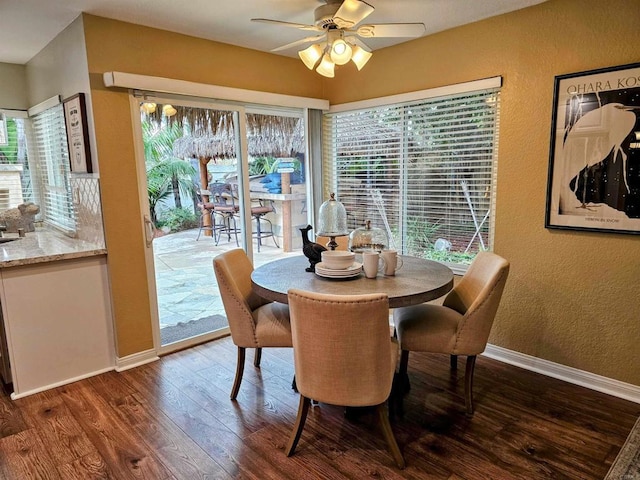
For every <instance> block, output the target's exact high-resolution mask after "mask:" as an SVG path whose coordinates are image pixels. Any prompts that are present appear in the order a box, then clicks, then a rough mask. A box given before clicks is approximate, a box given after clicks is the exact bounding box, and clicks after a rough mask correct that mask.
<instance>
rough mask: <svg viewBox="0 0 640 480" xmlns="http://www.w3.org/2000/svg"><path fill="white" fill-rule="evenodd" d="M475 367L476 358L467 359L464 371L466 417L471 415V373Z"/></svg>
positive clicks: (473, 356) (471, 356)
mask: <svg viewBox="0 0 640 480" xmlns="http://www.w3.org/2000/svg"><path fill="white" fill-rule="evenodd" d="M475 367H476V356H475V355H469V356H468V357H467V366H466V368H465V371H464V403H465V405H466V406H467V415H469V416H470V415H473V371H474V370H475Z"/></svg>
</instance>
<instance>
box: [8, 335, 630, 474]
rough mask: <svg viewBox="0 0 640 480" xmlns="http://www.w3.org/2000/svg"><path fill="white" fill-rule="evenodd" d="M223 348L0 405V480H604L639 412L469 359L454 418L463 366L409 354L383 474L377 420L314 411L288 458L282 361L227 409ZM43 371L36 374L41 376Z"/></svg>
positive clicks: (231, 354)
mask: <svg viewBox="0 0 640 480" xmlns="http://www.w3.org/2000/svg"><path fill="white" fill-rule="evenodd" d="M235 359H236V350H235V347H234V346H233V344H232V343H231V340H230V339H229V338H226V339H223V340H219V341H216V342H211V343H208V344H205V345H201V346H198V347H195V348H192V349H189V350H185V351H183V352H179V353H174V354H172V355H168V356H166V357H163V358H162V359H161V360H160V361H159V362H155V363H152V364H149V365H145V366H142V367H138V368H135V369H131V370H129V371H126V372H123V373H115V372H112V373H107V374H104V375H100V376H97V377H93V378H90V379H88V380H83V381H80V382H76V383H73V384H70V385H67V386H64V387H60V388H57V389H54V390H49V391H46V392H43V393H40V394H36V395H32V396H29V397H26V398H23V399H19V400H16V401H11V400H10V399H9V398H7V397H6V396H0V478H1V479H7V480H13V479H23V478H24V479H26V478H43V479H64V480H72V479H83V480H86V479H93V478H113V479H118V480H121V479H142V478H144V479H153V480H156V479H157V480H161V479H188V480H193V479H199V478H247V479H249V478H251V479H260V480H263V479H277V480H280V479H295V480H298V479H316V478H318V479H320V478H322V479H341V478H349V479H362V478H377V479H379V478H388V479H397V478H408V479H449V480H462V479H464V480H478V479H483V480H484V479H527V480H531V479H554V480H557V479H580V480H588V479H602V478H603V477H604V475H605V474H606V472H607V471H608V469H609V466H610V465H611V462H612V461H613V460H614V458H615V457H616V455H617V453H618V451H619V450H620V448H621V446H622V444H623V443H624V441H625V439H626V437H627V435H628V434H629V431H630V430H631V427H632V426H633V424H634V422H635V421H636V419H637V417H638V416H639V415H640V405H638V404H635V403H632V402H628V401H624V400H620V399H617V398H614V397H610V396H607V395H604V394H600V393H597V392H593V391H591V390H588V389H586V388H581V387H578V386H575V385H570V384H567V383H564V382H561V381H559V380H554V379H552V378H548V377H545V376H542V375H538V374H535V373H532V372H528V371H526V370H522V369H519V368H516V367H512V366H509V365H506V364H502V363H500V362H497V361H494V360H491V359H488V358H484V357H479V358H478V361H477V364H476V377H475V400H476V413H475V415H474V416H473V418H467V417H466V416H465V413H464V399H463V383H464V362H463V361H460V367H459V370H458V372H457V375H456V374H455V373H451V372H450V370H449V359H448V357H446V356H445V355H425V354H415V353H414V354H411V358H410V362H409V375H410V378H411V382H412V388H411V391H410V392H409V393H408V395H407V396H406V397H405V401H404V410H405V413H404V416H403V417H402V418H395V419H394V420H393V422H392V426H393V430H394V432H395V434H396V438H397V440H398V443H399V445H400V448H401V450H402V451H403V453H404V455H405V458H406V461H407V468H406V469H405V470H403V471H400V470H398V469H397V468H395V465H394V462H393V460H392V458H391V455H390V454H389V452H388V451H387V449H386V444H385V442H384V440H383V437H382V435H381V432H380V431H379V429H378V425H377V423H376V419H375V416H374V415H373V414H370V413H368V412H364V413H362V414H361V415H359V416H358V417H357V418H355V419H347V418H345V415H344V409H342V408H340V407H335V406H329V405H323V404H321V405H320V406H316V407H313V408H312V411H311V412H310V414H309V417H308V419H307V425H306V427H305V430H304V432H303V434H302V438H301V440H300V443H299V444H298V449H297V451H296V454H295V455H294V456H293V457H291V458H287V457H286V456H285V455H284V453H283V449H284V446H285V445H286V442H287V440H288V438H289V434H290V432H291V428H292V426H293V423H294V420H295V416H296V412H297V407H298V395H297V394H296V393H295V392H293V391H292V390H291V379H292V375H293V366H292V352H291V351H290V350H288V349H265V350H264V352H263V356H262V368H261V369H255V368H254V367H253V361H252V360H253V354H252V353H251V354H250V355H249V358H247V366H246V370H245V378H244V381H243V384H242V387H241V388H240V394H239V396H238V401H237V402H232V401H230V400H229V391H230V389H231V383H232V380H233V375H234V369H235ZM43 368H44V366H43Z"/></svg>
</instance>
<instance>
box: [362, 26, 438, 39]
mask: <svg viewBox="0 0 640 480" xmlns="http://www.w3.org/2000/svg"><path fill="white" fill-rule="evenodd" d="M425 32H426V29H425V27H424V23H379V24H377V25H362V26H361V27H358V30H357V33H358V35H359V36H360V37H363V38H390V37H421V36H422V35H424V33H425Z"/></svg>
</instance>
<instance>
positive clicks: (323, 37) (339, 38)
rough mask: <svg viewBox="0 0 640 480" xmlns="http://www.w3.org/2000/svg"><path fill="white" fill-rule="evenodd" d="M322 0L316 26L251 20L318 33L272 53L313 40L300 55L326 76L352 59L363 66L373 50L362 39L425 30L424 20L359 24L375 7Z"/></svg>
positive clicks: (359, 2)
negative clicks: (419, 21) (337, 66)
mask: <svg viewBox="0 0 640 480" xmlns="http://www.w3.org/2000/svg"><path fill="white" fill-rule="evenodd" d="M321 1H323V2H324V4H323V5H320V6H319V7H318V8H316V9H315V10H314V18H315V21H314V24H313V25H305V24H301V23H292V22H283V21H280V20H271V19H269V18H252V19H251V21H253V22H261V23H269V24H274V25H281V26H285V27H292V28H297V29H299V30H303V31H308V32H315V35H312V36H308V37H305V38H301V39H300V40H296V41H295V42H291V43H287V44H286V45H282V46H280V47H277V48H274V49H273V50H272V52H277V51H281V50H286V49H288V48H292V47H296V46H298V45H304V44H307V43H311V44H312V45H311V46H309V47H307V48H305V49H303V50H300V51H299V52H298V55H299V56H300V58H301V59H302V61H303V62H304V64H305V65H306V66H307V68H309V69H310V70H313V69H314V68H315V69H316V72H318V73H319V74H320V75H324V76H325V77H333V76H334V68H335V65H344V64H346V63H347V62H349V60H351V61H352V62H353V63H355V65H356V67H357V68H358V70H360V69H362V67H364V65H365V64H366V63H367V62H368V61H369V59H370V58H371V56H372V53H371V51H370V49H369V47H367V45H366V44H365V43H364V42H363V41H362V40H361V38H365V39H366V38H389V37H404V38H416V37H420V36H422V35H423V34H424V32H425V27H424V24H423V23H380V24H369V25H366V24H365V25H360V26H358V24H359V23H360V22H362V21H363V20H364V19H365V18H367V17H368V16H369V15H371V14H372V13H373V10H374V7H373V6H371V5H369V4H368V3H366V2H364V1H362V0H321ZM316 67H317V68H316Z"/></svg>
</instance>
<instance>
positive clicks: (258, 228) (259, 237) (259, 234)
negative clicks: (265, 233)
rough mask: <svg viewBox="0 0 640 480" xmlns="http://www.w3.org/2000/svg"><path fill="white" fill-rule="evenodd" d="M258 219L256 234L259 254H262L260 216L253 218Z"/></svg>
mask: <svg viewBox="0 0 640 480" xmlns="http://www.w3.org/2000/svg"><path fill="white" fill-rule="evenodd" d="M253 218H255V219H256V234H257V239H258V252H260V247H261V246H262V226H261V225H260V215H256V216H255V217H253Z"/></svg>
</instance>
